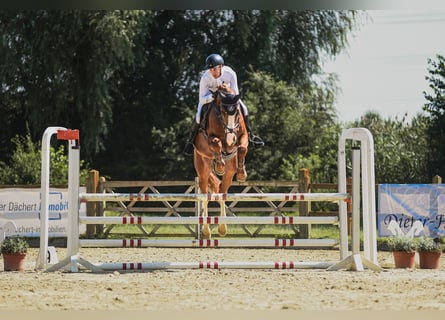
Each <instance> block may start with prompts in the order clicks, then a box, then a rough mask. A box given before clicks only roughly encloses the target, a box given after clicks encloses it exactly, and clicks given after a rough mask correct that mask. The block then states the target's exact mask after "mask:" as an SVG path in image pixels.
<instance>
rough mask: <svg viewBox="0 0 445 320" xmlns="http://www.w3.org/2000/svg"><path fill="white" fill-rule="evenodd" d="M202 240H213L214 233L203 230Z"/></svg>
mask: <svg viewBox="0 0 445 320" xmlns="http://www.w3.org/2000/svg"><path fill="white" fill-rule="evenodd" d="M202 238H203V239H205V240H210V238H212V233H211V232H210V229H202Z"/></svg>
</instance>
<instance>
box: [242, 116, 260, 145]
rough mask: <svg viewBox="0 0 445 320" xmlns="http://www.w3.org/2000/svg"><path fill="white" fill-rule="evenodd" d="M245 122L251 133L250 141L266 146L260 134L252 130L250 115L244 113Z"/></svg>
mask: <svg viewBox="0 0 445 320" xmlns="http://www.w3.org/2000/svg"><path fill="white" fill-rule="evenodd" d="M244 123H245V124H246V129H247V132H248V134H249V142H251V143H252V144H253V145H254V146H258V147H262V146H264V141H263V139H261V138H260V137H259V136H256V135H254V134H253V132H252V127H251V126H250V120H249V115H244Z"/></svg>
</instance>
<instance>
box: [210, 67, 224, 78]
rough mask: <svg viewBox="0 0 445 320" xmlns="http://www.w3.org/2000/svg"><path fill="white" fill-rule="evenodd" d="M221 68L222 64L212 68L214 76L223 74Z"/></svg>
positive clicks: (211, 71) (217, 76)
mask: <svg viewBox="0 0 445 320" xmlns="http://www.w3.org/2000/svg"><path fill="white" fill-rule="evenodd" d="M221 69H222V65H219V66H216V67H213V68H210V69H209V72H210V74H211V75H212V77H213V78H215V79H216V78H219V77H220V76H221Z"/></svg>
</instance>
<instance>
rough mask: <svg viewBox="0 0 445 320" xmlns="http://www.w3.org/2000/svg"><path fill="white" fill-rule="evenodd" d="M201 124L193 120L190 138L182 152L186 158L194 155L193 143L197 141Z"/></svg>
mask: <svg viewBox="0 0 445 320" xmlns="http://www.w3.org/2000/svg"><path fill="white" fill-rule="evenodd" d="M198 129H199V124H197V123H196V121H195V120H194V119H193V124H192V128H191V130H190V137H189V139H188V140H187V143H186V144H185V147H184V151H183V152H182V153H183V154H184V155H186V156H191V155H193V142H194V141H195V137H196V135H197V134H198Z"/></svg>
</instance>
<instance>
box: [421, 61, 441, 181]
mask: <svg viewBox="0 0 445 320" xmlns="http://www.w3.org/2000/svg"><path fill="white" fill-rule="evenodd" d="M428 64H429V65H430V67H429V69H428V73H429V75H428V76H427V77H426V79H427V80H428V81H429V88H430V89H431V92H430V93H426V92H424V96H425V99H426V100H427V101H428V103H426V104H425V105H424V107H423V110H425V111H426V112H427V113H429V115H430V119H429V120H430V122H429V123H428V137H429V146H428V147H429V148H428V154H427V155H428V157H429V158H430V161H429V168H428V171H429V175H430V176H434V175H440V176H442V177H444V176H445V57H444V56H443V55H439V54H438V55H436V60H432V59H429V60H428Z"/></svg>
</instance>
